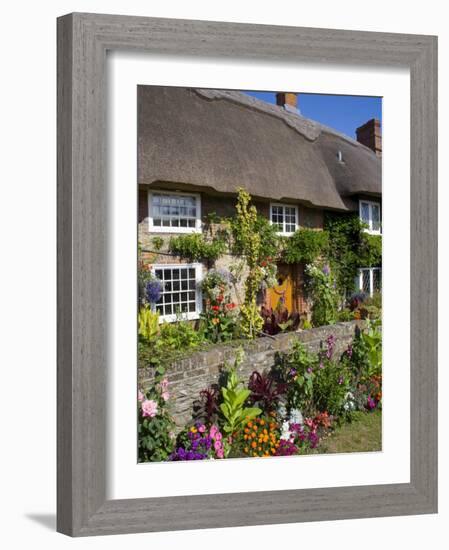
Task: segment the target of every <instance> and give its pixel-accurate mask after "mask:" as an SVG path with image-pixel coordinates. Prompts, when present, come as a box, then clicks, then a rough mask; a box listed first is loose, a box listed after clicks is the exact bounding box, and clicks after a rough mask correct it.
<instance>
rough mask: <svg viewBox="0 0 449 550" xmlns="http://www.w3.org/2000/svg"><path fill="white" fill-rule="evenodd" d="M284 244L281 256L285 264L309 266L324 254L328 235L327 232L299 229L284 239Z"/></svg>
mask: <svg viewBox="0 0 449 550" xmlns="http://www.w3.org/2000/svg"><path fill="white" fill-rule="evenodd" d="M285 244H286V246H285V248H284V251H283V254H282V257H283V259H284V261H285V262H287V263H289V264H293V263H300V262H304V263H306V264H311V263H313V262H315V261H316V260H317V259H318V258H319V257H320V256H321V255H323V254H324V253H325V252H326V250H327V247H328V244H329V235H328V233H327V231H316V230H314V229H307V228H301V229H298V230H297V231H295V233H293V235H292V236H291V237H288V238H287V239H285Z"/></svg>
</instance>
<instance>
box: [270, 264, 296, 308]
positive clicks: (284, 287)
mask: <svg viewBox="0 0 449 550" xmlns="http://www.w3.org/2000/svg"><path fill="white" fill-rule="evenodd" d="M277 279H278V284H277V285H275V286H274V287H272V288H269V289H268V290H267V301H266V303H267V306H268V307H271V309H275V308H276V306H277V305H278V304H279V302H280V301H281V304H283V305H285V307H286V308H287V309H288V311H289V313H291V312H292V311H295V310H296V304H295V300H294V294H293V293H294V274H293V266H291V265H288V264H278V272H277Z"/></svg>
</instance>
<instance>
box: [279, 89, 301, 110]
mask: <svg viewBox="0 0 449 550" xmlns="http://www.w3.org/2000/svg"><path fill="white" fill-rule="evenodd" d="M276 105H279V106H280V107H284V106H285V105H289V106H290V107H293V108H295V109H297V108H298V98H297V95H296V94H294V93H292V92H278V93H277V94H276Z"/></svg>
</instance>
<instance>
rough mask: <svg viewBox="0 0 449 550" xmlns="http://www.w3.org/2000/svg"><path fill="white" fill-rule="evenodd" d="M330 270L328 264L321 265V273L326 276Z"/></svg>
mask: <svg viewBox="0 0 449 550" xmlns="http://www.w3.org/2000/svg"><path fill="white" fill-rule="evenodd" d="M330 272H331V270H330V268H329V266H328V265H327V264H326V265H324V266H323V273H324V274H325V275H326V276H327V275H329V273H330Z"/></svg>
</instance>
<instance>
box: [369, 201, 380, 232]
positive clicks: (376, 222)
mask: <svg viewBox="0 0 449 550" xmlns="http://www.w3.org/2000/svg"><path fill="white" fill-rule="evenodd" d="M371 212H372V220H373V231H379V229H380V208H379V205H378V204H372V205H371Z"/></svg>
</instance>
